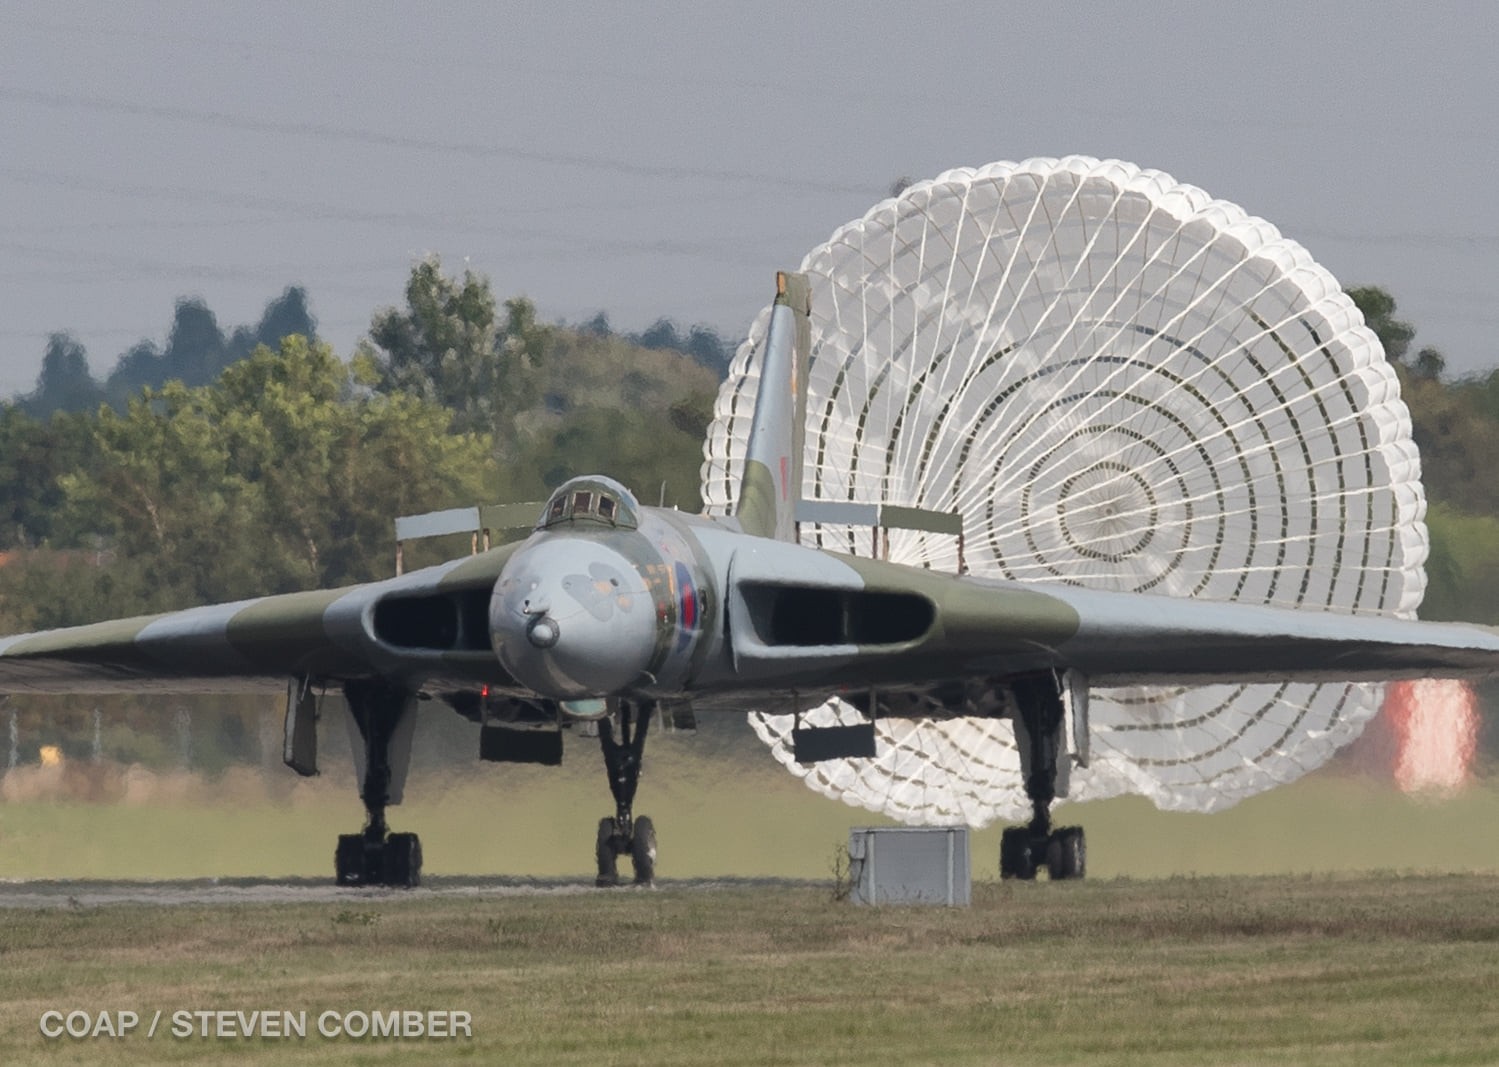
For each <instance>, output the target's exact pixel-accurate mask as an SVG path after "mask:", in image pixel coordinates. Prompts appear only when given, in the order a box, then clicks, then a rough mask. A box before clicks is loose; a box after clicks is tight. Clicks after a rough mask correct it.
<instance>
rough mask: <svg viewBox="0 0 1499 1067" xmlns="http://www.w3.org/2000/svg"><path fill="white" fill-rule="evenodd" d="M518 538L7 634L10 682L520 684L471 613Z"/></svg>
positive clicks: (238, 687) (106, 687)
mask: <svg viewBox="0 0 1499 1067" xmlns="http://www.w3.org/2000/svg"><path fill="white" fill-rule="evenodd" d="M512 550H513V546H509V545H507V546H503V547H501V548H497V549H495V550H493V551H491V552H486V553H484V554H482V555H480V556H475V557H472V558H470V559H465V560H458V561H454V562H452V563H447V564H442V565H440V566H437V567H430V568H427V569H425V570H421V571H414V572H412V573H411V574H408V575H403V576H401V577H399V578H392V579H387V580H385V581H380V582H371V583H368V584H365V585H355V586H347V587H344V588H341V589H331V590H321V591H315V592H304V593H287V594H282V595H280V596H268V597H258V598H255V599H252V600H242V601H237V602H234V603H229V604H215V605H211V606H207V607H198V608H189V609H187V610H185V611H175V612H167V613H165V614H161V615H145V616H139V617H136V618H130V619H117V620H112V621H109V622H100V623H94V624H91V625H87V626H74V627H68V628H65V629H60V630H48V631H43V632H40V633H33V634H20V635H18V636H15V637H6V638H0V693H26V692H37V693H89V692H92V693H116V692H134V691H141V690H158V691H168V692H212V693H229V692H279V691H284V689H285V687H286V681H287V679H288V678H295V677H315V678H320V679H326V680H349V679H355V678H366V677H371V676H375V675H380V676H383V677H388V678H403V679H409V680H411V681H413V682H418V683H421V682H427V681H432V680H443V679H448V680H454V681H457V682H460V683H464V684H471V683H483V684H490V685H496V686H502V687H503V686H513V684H514V683H513V681H512V680H511V679H510V678H509V677H508V676H507V675H505V673H504V671H503V670H502V669H501V668H500V666H499V663H498V662H497V660H496V659H495V657H494V654H493V652H492V650H491V649H490V647H489V642H488V633H487V631H485V632H483V633H478V632H475V631H476V630H478V626H477V624H476V623H475V622H471V621H470V620H473V619H475V608H474V607H473V605H480V604H482V605H487V604H488V600H489V595H490V591H491V589H492V588H493V586H494V582H495V579H496V578H497V576H498V575H499V572H500V569H501V568H502V567H503V566H504V562H505V560H506V559H508V558H509V556H510V553H511V551H512ZM411 619H415V620H417V623H418V624H417V625H410V624H408V620H411Z"/></svg>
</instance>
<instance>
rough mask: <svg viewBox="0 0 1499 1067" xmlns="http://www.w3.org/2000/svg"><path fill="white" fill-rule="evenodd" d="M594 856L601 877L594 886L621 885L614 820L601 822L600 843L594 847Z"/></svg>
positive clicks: (601, 820)
mask: <svg viewBox="0 0 1499 1067" xmlns="http://www.w3.org/2000/svg"><path fill="white" fill-rule="evenodd" d="M594 856H595V858H596V859H597V860H598V864H599V876H598V878H597V879H595V881H594V883H593V884H594V885H596V886H599V887H601V888H602V887H605V886H616V885H619V863H618V858H617V855H616V853H615V851H614V820H613V819H600V820H599V836H598V841H597V842H596V843H595V845H594Z"/></svg>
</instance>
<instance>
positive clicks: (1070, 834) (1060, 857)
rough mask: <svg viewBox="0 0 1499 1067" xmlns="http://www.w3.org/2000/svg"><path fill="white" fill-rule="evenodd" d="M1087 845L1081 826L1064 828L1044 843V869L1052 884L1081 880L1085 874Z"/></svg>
mask: <svg viewBox="0 0 1499 1067" xmlns="http://www.w3.org/2000/svg"><path fill="white" fill-rule="evenodd" d="M1087 868H1088V855H1087V845H1086V842H1085V841H1084V838H1083V828H1082V827H1081V826H1064V827H1062V828H1061V829H1060V830H1057V831H1055V832H1054V833H1053V834H1052V835H1051V840H1049V841H1048V842H1047V843H1046V869H1047V873H1048V874H1050V875H1051V880H1052V881H1053V882H1061V881H1066V880H1071V879H1073V878H1082V877H1083V876H1084V875H1086V874H1087Z"/></svg>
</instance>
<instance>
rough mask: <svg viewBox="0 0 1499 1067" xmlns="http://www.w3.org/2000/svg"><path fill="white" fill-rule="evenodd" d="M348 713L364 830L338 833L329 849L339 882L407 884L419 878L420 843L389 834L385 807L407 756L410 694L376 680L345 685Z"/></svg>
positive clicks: (407, 836) (392, 799)
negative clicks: (360, 770)
mask: <svg viewBox="0 0 1499 1067" xmlns="http://www.w3.org/2000/svg"><path fill="white" fill-rule="evenodd" d="M344 696H345V698H346V699H347V700H348V702H349V714H350V716H351V717H352V718H353V721H354V725H355V726H356V727H357V728H358V731H359V737H360V739H361V740H362V741H363V742H364V774H363V780H362V782H361V783H360V787H359V796H360V799H362V800H363V801H364V811H365V823H364V831H363V832H362V833H357V834H340V835H339V838H338V851H337V852H335V853H334V857H333V863H334V871H335V877H336V879H337V882H338V884H339V885H391V886H401V887H404V888H408V889H409V888H411V887H412V886H415V885H418V884H420V882H421V877H422V845H421V841H420V840H418V839H417V836H416V834H393V833H391V832H390V828H389V827H388V826H387V825H386V823H385V807H386V805H387V804H392V803H395V802H397V801H398V800H399V798H400V783H401V781H402V780H403V779H404V778H405V766H406V760H407V759H408V758H409V757H410V751H411V750H410V734H411V725H412V722H411V720H410V718H409V716H410V715H411V714H412V712H411V709H410V700H411V697H410V694H409V693H407V692H406V691H405V690H403V689H400V688H398V687H396V686H393V685H390V684H389V683H387V682H385V681H383V680H379V679H369V680H361V681H352V682H349V683H348V684H346V685H345V686H344Z"/></svg>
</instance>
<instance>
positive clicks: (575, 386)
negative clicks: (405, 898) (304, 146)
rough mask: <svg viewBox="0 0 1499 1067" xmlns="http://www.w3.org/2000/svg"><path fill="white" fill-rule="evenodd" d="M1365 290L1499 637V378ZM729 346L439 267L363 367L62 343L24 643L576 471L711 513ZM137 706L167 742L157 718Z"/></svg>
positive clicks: (182, 599) (1434, 499)
mask: <svg viewBox="0 0 1499 1067" xmlns="http://www.w3.org/2000/svg"><path fill="white" fill-rule="evenodd" d="M1352 295H1353V297H1354V299H1355V302H1356V303H1358V304H1359V306H1360V308H1361V309H1362V310H1363V311H1364V314H1365V317H1366V320H1367V321H1368V322H1369V324H1370V326H1371V328H1373V329H1374V331H1375V332H1376V333H1377V334H1378V335H1379V337H1380V339H1381V341H1382V343H1383V344H1384V346H1385V350H1386V353H1387V356H1388V358H1389V359H1390V360H1391V362H1392V363H1393V364H1394V366H1395V368H1396V372H1397V374H1398V375H1399V376H1400V378H1401V382H1402V386H1403V390H1404V395H1405V397H1406V399H1407V402H1408V404H1409V406H1410V408H1411V414H1412V421H1413V425H1414V432H1415V437H1416V441H1417V444H1418V446H1419V447H1420V449H1421V454H1422V462H1423V469H1424V476H1425V481H1426V486H1427V492H1428V496H1429V499H1430V501H1431V507H1430V511H1429V513H1428V523H1429V528H1430V531H1431V537H1432V555H1431V560H1430V563H1429V566H1428V572H1429V589H1428V595H1427V600H1426V604H1425V606H1424V607H1423V609H1422V616H1423V617H1426V618H1438V619H1468V620H1472V621H1479V622H1491V623H1494V622H1499V464H1496V463H1493V462H1492V461H1491V459H1490V458H1489V457H1493V456H1495V455H1499V371H1494V372H1490V373H1488V374H1486V375H1481V376H1475V377H1471V378H1465V379H1462V380H1458V381H1447V380H1445V379H1444V374H1445V364H1444V361H1443V360H1442V356H1441V353H1439V352H1437V351H1436V350H1435V349H1432V348H1430V347H1426V348H1416V346H1415V336H1416V331H1415V328H1414V327H1413V326H1412V325H1411V324H1409V323H1407V322H1405V321H1403V320H1402V319H1400V318H1398V316H1397V307H1396V304H1395V301H1394V299H1393V298H1392V297H1391V296H1390V295H1389V294H1388V293H1387V292H1385V291H1384V290H1382V289H1376V288H1364V289H1356V290H1353V291H1352ZM729 349H730V346H728V345H726V344H725V343H724V342H723V341H722V340H721V339H719V338H718V337H717V335H716V334H714V333H712V331H709V330H706V329H705V328H702V327H694V328H693V329H691V330H685V331H684V330H681V329H679V328H677V327H676V326H674V325H672V324H669V323H667V324H662V323H658V324H657V325H656V326H653V327H652V328H651V329H650V330H647V331H644V332H643V333H642V334H640V335H620V334H617V333H615V332H613V331H612V330H611V329H610V328H609V326H608V322H607V319H605V318H603V317H602V316H599V317H596V318H595V319H593V320H591V321H589V322H586V323H583V324H581V325H577V326H569V325H566V324H548V323H543V322H542V321H540V320H539V319H538V316H537V314H536V309H535V307H534V306H533V305H532V304H531V302H530V301H528V300H526V299H525V298H523V297H515V298H512V299H509V300H504V301H501V300H498V299H496V297H495V296H494V294H493V293H492V291H491V290H490V287H489V283H488V281H487V280H486V279H485V278H483V277H482V276H480V275H477V274H474V273H472V272H470V271H464V272H462V273H461V274H452V273H449V272H446V271H444V270H443V268H442V265H441V263H440V262H439V261H438V260H436V259H428V260H424V261H422V262H420V263H418V264H416V265H415V266H414V267H413V269H412V271H411V274H410V277H409V279H408V282H407V285H406V290H405V293H404V294H403V300H402V302H401V304H400V305H398V306H392V307H388V308H384V309H381V310H380V311H378V312H376V313H375V314H374V315H373V316H372V321H371V326H370V330H369V332H368V334H367V336H366V337H365V339H364V340H362V341H361V342H360V343H359V345H358V347H357V349H356V351H355V352H354V353H352V355H351V356H350V358H349V359H347V360H344V359H340V358H339V357H338V355H336V354H335V353H334V352H333V351H332V350H331V348H330V347H329V346H328V345H327V344H326V343H325V342H323V341H321V340H319V339H318V337H317V330H316V322H315V320H314V318H313V316H312V315H311V312H310V309H309V306H308V301H307V296H306V294H305V293H304V292H302V291H301V290H299V289H288V290H286V291H285V292H284V293H283V294H282V295H281V296H279V297H277V298H276V299H275V300H272V301H271V302H270V303H269V304H268V305H267V307H266V309H265V313H264V315H263V316H262V317H261V320H260V321H259V322H258V323H256V324H255V325H253V326H244V327H238V328H235V329H233V330H230V331H227V332H225V331H223V330H221V329H220V327H219V326H218V323H217V321H216V320H215V318H214V316H213V315H212V313H211V312H210V311H209V310H208V309H207V308H206V306H204V305H203V304H202V302H201V301H192V300H184V301H180V302H179V303H178V305H177V308H176V313H175V315H174V318H173V325H172V329H171V331H170V333H169V335H168V338H167V341H166V343H165V344H164V345H161V346H158V345H155V344H154V343H151V342H142V343H141V344H139V345H136V346H135V347H133V348H132V349H130V350H129V351H128V352H126V353H125V354H124V355H123V356H122V357H121V358H120V360H119V361H118V363H117V365H116V366H115V368H114V369H113V370H112V371H111V373H110V374H109V375H108V376H107V377H106V378H104V379H102V380H99V379H95V378H94V377H93V376H92V374H91V373H90V371H89V369H88V365H87V357H86V353H84V352H83V351H82V349H81V346H79V345H77V343H76V341H74V340H72V339H71V338H69V337H68V336H67V335H57V336H54V337H53V338H52V339H51V341H50V342H49V345H48V350H47V355H46V359H45V360H44V363H43V367H42V370H41V374H40V375H39V377H38V380H37V387H36V389H35V390H34V391H33V392H31V393H29V394H27V395H25V396H22V397H18V398H16V399H15V400H13V401H12V402H10V403H6V404H0V552H4V553H5V562H4V565H3V566H0V632H4V633H13V632H18V631H25V630H32V629H42V628H48V627H53V626H65V625H73V624H78V623H83V622H89V621H93V620H96V619H102V618H110V617H116V616H120V615H129V614H137V613H146V612H155V611H163V610H168V609H172V608H177V607H184V606H190V605H192V604H198V603H204V602H212V601H223V600H230V599H237V598H241V597H249V596H256V595H262V594H268V593H279V592H290V591H294V590H299V589H307V588H314V587H329V586H337V585H344V584H349V583H354V582H360V581H367V580H371V579H375V578H380V577H385V576H387V575H389V574H390V573H391V571H392V552H393V527H392V520H393V519H394V517H395V516H397V515H401V514H410V513H415V512H421V511H427V510H435V509H439V508H444V507H452V506H457V505H466V504H476V503H482V502H492V501H503V500H540V499H544V498H545V496H546V494H547V493H548V492H549V490H550V489H551V488H552V487H554V486H555V485H557V484H559V483H560V482H562V481H563V480H565V479H566V478H568V477H571V476H573V475H575V474H581V473H590V472H595V471H607V472H609V473H611V474H613V475H615V476H616V477H619V478H620V479H621V480H623V481H625V482H626V483H627V484H629V485H631V486H632V487H633V488H634V489H635V490H636V491H637V492H638V493H640V495H641V496H642V498H643V499H645V500H646V501H647V502H649V503H656V502H658V501H663V502H665V503H667V504H675V505H677V506H679V507H681V508H682V509H683V510H688V511H696V510H697V509H698V507H699V504H700V501H699V497H698V484H699V467H700V464H701V462H702V439H703V435H704V432H705V430H706V427H707V425H708V422H709V420H710V418H711V412H712V403H713V397H714V395H715V392H716V389H717V386H718V382H719V380H720V379H721V377H722V375H723V373H724V370H725V369H726V367H727V360H728V351H729ZM466 548H467V545H466V544H461V545H460V544H435V545H430V546H426V547H425V548H416V549H414V550H413V552H412V553H411V557H409V558H410V559H411V562H412V564H413V565H416V564H420V563H422V562H436V561H437V560H438V559H440V558H445V557H447V556H451V555H454V554H457V553H458V552H461V551H465V550H466ZM424 552H425V553H426V557H427V558H425V559H424V558H423V553H424ZM412 557H414V558H412ZM23 703H24V702H23ZM28 706H29V705H28ZM122 706H127V707H133V708H137V709H138V710H137V711H136V712H133V713H131V718H132V719H134V718H135V717H136V716H139V718H140V722H141V725H142V726H143V727H144V726H145V725H146V724H147V723H148V722H149V721H150V720H151V716H152V714H154V712H153V710H152V708H151V706H150V703H149V702H148V701H138V702H127V703H126V704H124V705H122ZM28 714H29V713H28ZM47 714H55V711H49V712H47ZM242 732H243V731H242Z"/></svg>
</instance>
